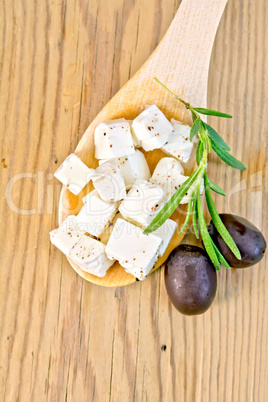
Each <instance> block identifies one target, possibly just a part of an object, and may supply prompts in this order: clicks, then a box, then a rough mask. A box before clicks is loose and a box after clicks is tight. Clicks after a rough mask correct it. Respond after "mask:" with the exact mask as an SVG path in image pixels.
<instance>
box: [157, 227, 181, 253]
mask: <svg viewBox="0 0 268 402" xmlns="http://www.w3.org/2000/svg"><path fill="white" fill-rule="evenodd" d="M176 228H177V223H176V222H175V221H173V220H172V219H167V220H166V221H165V222H164V223H163V225H162V226H160V227H159V228H158V229H156V230H155V231H154V232H153V234H154V235H156V236H159V237H161V239H162V240H163V242H162V244H161V246H160V251H159V256H160V257H162V255H164V254H165V251H166V249H167V246H168V245H169V243H170V240H171V239H172V237H173V235H174V233H175V230H176Z"/></svg>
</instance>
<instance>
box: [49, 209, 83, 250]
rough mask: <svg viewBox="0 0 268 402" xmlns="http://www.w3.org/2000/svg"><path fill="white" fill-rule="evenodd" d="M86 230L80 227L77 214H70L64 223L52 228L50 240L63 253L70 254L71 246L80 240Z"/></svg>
mask: <svg viewBox="0 0 268 402" xmlns="http://www.w3.org/2000/svg"><path fill="white" fill-rule="evenodd" d="M84 233H85V231H84V230H83V229H82V228H81V227H79V225H78V222H77V219H76V216H74V215H70V216H68V218H66V219H65V221H63V222H62V224H61V225H60V226H59V227H58V228H56V229H54V230H52V231H51V232H50V233H49V234H50V241H51V243H52V244H54V246H56V247H57V248H58V249H59V250H60V251H61V252H62V253H64V254H69V251H70V250H71V248H72V247H73V246H74V245H75V244H76V243H77V242H78V241H79V240H80V238H81V237H82V235H83V234H84Z"/></svg>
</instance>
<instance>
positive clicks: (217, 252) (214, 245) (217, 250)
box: [210, 238, 231, 268]
mask: <svg viewBox="0 0 268 402" xmlns="http://www.w3.org/2000/svg"><path fill="white" fill-rule="evenodd" d="M210 240H211V244H212V246H213V248H214V251H215V253H216V255H217V257H218V260H219V263H220V264H222V265H223V266H224V267H225V268H231V267H230V265H229V264H228V262H227V261H226V259H225V258H224V257H223V255H222V253H221V252H220V250H219V249H218V247H217V246H216V244H215V243H214V241H213V240H212V239H211V238H210Z"/></svg>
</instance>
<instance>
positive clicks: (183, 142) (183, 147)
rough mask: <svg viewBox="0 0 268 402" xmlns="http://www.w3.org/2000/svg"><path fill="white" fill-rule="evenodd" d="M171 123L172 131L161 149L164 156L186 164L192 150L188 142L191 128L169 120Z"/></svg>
mask: <svg viewBox="0 0 268 402" xmlns="http://www.w3.org/2000/svg"><path fill="white" fill-rule="evenodd" d="M171 122H172V124H173V127H174V129H173V131H172V133H171V135H170V136H169V138H168V140H167V143H166V144H164V145H163V146H162V148H161V149H162V151H163V152H164V153H165V154H167V155H169V156H173V157H174V158H176V159H179V160H180V161H182V162H184V163H186V162H187V161H188V160H189V159H190V156H191V153H192V149H193V143H192V142H191V141H190V131H191V127H190V126H187V125H185V124H183V123H181V122H180V121H177V120H174V119H171Z"/></svg>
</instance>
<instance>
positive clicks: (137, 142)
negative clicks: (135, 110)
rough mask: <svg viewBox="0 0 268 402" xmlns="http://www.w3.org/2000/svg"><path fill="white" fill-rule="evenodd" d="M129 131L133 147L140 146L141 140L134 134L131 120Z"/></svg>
mask: <svg viewBox="0 0 268 402" xmlns="http://www.w3.org/2000/svg"><path fill="white" fill-rule="evenodd" d="M130 131H131V135H132V140H133V144H134V147H135V148H140V147H141V141H139V140H138V138H137V137H136V134H135V132H134V130H133V128H132V121H131V122H130Z"/></svg>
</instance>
